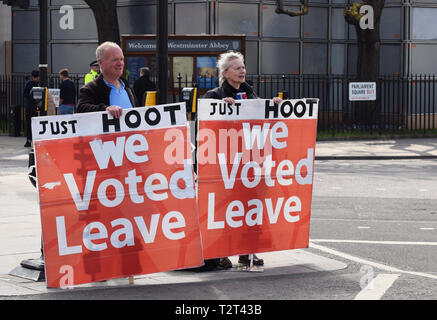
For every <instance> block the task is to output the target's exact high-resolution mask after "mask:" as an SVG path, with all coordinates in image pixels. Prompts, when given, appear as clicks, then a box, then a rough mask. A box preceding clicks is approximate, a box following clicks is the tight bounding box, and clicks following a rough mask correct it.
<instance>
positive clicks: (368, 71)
mask: <svg viewBox="0 0 437 320" xmlns="http://www.w3.org/2000/svg"><path fill="white" fill-rule="evenodd" d="M364 5H366V6H367V9H370V12H364V11H365V10H361V9H362V8H363V6H364ZM384 5H385V0H363V4H359V3H353V4H352V5H350V6H349V7H348V8H347V9H346V11H345V14H344V17H345V19H346V21H347V22H348V23H349V24H352V25H353V26H355V31H356V33H357V40H358V50H357V53H358V57H357V80H358V81H365V82H376V83H377V92H376V101H357V102H356V103H355V110H354V122H355V123H358V124H359V125H364V126H365V127H368V128H370V129H372V127H373V125H374V124H375V121H376V119H377V117H378V114H379V112H380V111H381V110H380V100H381V99H380V98H381V93H380V92H379V91H380V90H379V89H378V88H379V87H380V86H379V85H378V76H379V56H380V49H381V40H380V37H379V25H380V20H381V14H382V9H383V8H384ZM369 7H371V8H369ZM363 9H365V8H363ZM365 19H371V20H370V23H369V21H367V22H366V21H364V20H365Z"/></svg>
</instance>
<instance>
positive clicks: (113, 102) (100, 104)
mask: <svg viewBox="0 0 437 320" xmlns="http://www.w3.org/2000/svg"><path fill="white" fill-rule="evenodd" d="M96 57H97V61H98V63H99V66H100V70H101V74H100V76H99V77H98V78H97V79H96V80H94V81H91V82H89V83H87V84H86V85H84V86H83V87H82V88H80V90H79V100H78V102H77V112H95V111H109V113H110V114H111V115H112V116H113V117H115V118H119V117H120V116H121V114H122V112H123V109H127V108H133V107H136V106H137V104H136V100H135V96H134V94H133V92H132V90H131V89H130V88H129V85H128V83H127V81H126V80H125V79H123V78H121V75H122V74H123V68H124V55H123V51H122V50H121V48H120V47H119V46H118V45H117V44H116V43H114V42H109V41H107V42H104V43H102V44H101V45H100V46H99V47H98V48H97V50H96Z"/></svg>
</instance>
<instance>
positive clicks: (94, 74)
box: [83, 70, 99, 84]
mask: <svg viewBox="0 0 437 320" xmlns="http://www.w3.org/2000/svg"><path fill="white" fill-rule="evenodd" d="M98 76H99V74H98V73H97V72H95V71H94V70H90V72H88V73H87V74H86V76H85V79H84V81H83V82H84V84H87V83H88V82H90V81H93V80H94V79H96V78H97V77H98Z"/></svg>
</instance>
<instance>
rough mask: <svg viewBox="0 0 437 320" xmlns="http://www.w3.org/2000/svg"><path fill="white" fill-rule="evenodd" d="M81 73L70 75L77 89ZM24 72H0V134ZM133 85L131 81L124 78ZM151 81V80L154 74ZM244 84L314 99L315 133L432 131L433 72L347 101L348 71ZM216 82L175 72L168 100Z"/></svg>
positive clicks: (384, 83) (54, 82) (20, 106)
mask: <svg viewBox="0 0 437 320" xmlns="http://www.w3.org/2000/svg"><path fill="white" fill-rule="evenodd" d="M83 77H84V75H79V74H76V75H71V76H70V79H72V80H73V81H74V82H75V84H76V88H77V91H79V88H80V87H81V86H82V85H83ZM28 78H29V75H25V74H13V75H0V133H7V132H8V130H10V125H9V123H10V120H11V119H10V117H11V110H13V109H14V108H15V110H20V115H19V118H20V121H19V127H20V128H19V129H20V132H21V134H22V132H23V129H24V119H25V115H24V98H23V89H24V86H25V83H26V81H27V80H28ZM129 80H130V83H133V81H134V80H135V79H129ZM152 80H155V81H156V78H155V77H153V78H152ZM247 80H248V82H249V83H250V84H251V85H252V86H253V87H254V89H255V92H256V93H257V94H258V96H260V97H261V98H266V99H270V98H272V97H275V96H277V95H278V93H279V92H285V94H286V95H287V97H288V98H289V99H297V98H318V99H319V113H318V131H319V132H322V131H323V132H329V133H331V134H332V135H335V134H338V133H342V132H346V133H347V132H357V131H366V132H370V133H373V132H374V133H379V134H382V133H386V132H400V131H403V132H410V131H419V132H423V133H425V134H426V133H427V132H430V131H435V130H437V106H436V103H437V101H436V94H437V81H436V78H435V76H434V75H431V76H430V75H415V76H410V77H399V76H381V77H379V79H378V81H377V83H376V89H377V90H376V92H377V95H376V100H375V101H349V83H350V82H356V78H355V77H353V76H348V75H281V74H279V75H248V76H247ZM216 86H217V79H216V78H209V79H208V78H202V79H196V78H195V77H188V76H182V75H178V76H174V77H173V79H172V81H169V91H168V102H179V101H181V97H180V93H181V89H182V88H184V87H197V88H198V96H199V97H200V96H201V95H202V94H203V93H205V92H206V91H207V90H208V89H210V88H214V87H216ZM49 87H50V88H58V87H59V76H58V75H57V74H51V75H49Z"/></svg>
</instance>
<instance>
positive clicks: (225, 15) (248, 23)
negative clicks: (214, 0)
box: [217, 2, 258, 36]
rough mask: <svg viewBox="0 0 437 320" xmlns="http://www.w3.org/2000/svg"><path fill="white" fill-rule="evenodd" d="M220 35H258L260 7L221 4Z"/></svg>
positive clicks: (219, 13)
mask: <svg viewBox="0 0 437 320" xmlns="http://www.w3.org/2000/svg"><path fill="white" fill-rule="evenodd" d="M217 5H218V6H219V7H218V15H217V18H218V20H219V21H218V33H220V34H245V35H247V36H257V35H258V5H257V4H241V3H235V4H234V3H225V2H224V3H219V4H217Z"/></svg>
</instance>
